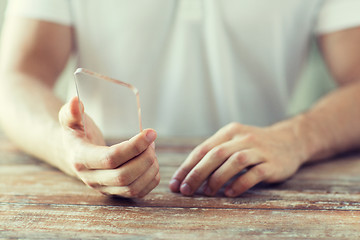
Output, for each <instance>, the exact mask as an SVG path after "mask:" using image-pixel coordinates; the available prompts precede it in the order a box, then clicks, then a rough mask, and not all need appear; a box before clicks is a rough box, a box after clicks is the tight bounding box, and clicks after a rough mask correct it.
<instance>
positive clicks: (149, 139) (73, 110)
mask: <svg viewBox="0 0 360 240" xmlns="http://www.w3.org/2000/svg"><path fill="white" fill-rule="evenodd" d="M79 106H80V109H79ZM82 113H84V107H83V105H82V103H80V105H79V102H78V98H77V97H74V98H73V99H72V100H70V102H68V103H67V104H65V105H64V106H63V107H62V108H61V110H60V112H59V120H60V124H61V126H62V128H63V142H64V145H65V147H66V149H67V151H66V153H64V154H66V156H67V158H66V159H67V163H65V164H67V167H68V169H69V170H70V171H72V173H73V175H76V176H77V177H78V178H79V179H81V180H82V181H83V182H84V183H85V184H87V185H88V186H90V187H92V188H94V189H96V190H98V191H99V192H101V193H103V194H107V195H118V196H122V197H130V198H133V197H144V196H145V195H146V194H148V193H149V192H150V191H151V190H152V189H154V188H155V187H156V186H157V185H158V184H159V181H160V174H159V164H158V161H157V158H156V155H155V149H154V141H155V139H156V132H155V131H154V130H152V129H146V130H144V131H142V132H141V133H139V134H137V135H136V136H134V137H133V138H131V139H130V140H128V141H124V142H121V143H119V144H115V145H113V146H110V147H108V146H105V141H104V138H103V136H102V134H101V132H100V130H99V128H98V127H97V126H96V125H95V123H94V122H93V121H92V120H91V118H90V117H88V116H87V115H85V119H84V121H85V126H86V134H85V131H84V125H83V120H82V117H81V115H82Z"/></svg>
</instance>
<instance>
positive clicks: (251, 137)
mask: <svg viewBox="0 0 360 240" xmlns="http://www.w3.org/2000/svg"><path fill="white" fill-rule="evenodd" d="M244 140H245V141H246V142H248V143H250V144H256V143H257V140H258V137H257V135H256V134H254V133H248V134H247V135H246V137H245V138H244Z"/></svg>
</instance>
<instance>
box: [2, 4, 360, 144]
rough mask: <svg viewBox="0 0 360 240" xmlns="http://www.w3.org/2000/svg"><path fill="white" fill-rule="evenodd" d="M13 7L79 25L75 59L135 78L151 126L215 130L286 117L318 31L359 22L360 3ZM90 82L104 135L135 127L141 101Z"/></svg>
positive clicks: (175, 132)
mask: <svg viewBox="0 0 360 240" xmlns="http://www.w3.org/2000/svg"><path fill="white" fill-rule="evenodd" d="M7 14H8V15H19V16H24V17H30V18H37V19H43V20H46V21H52V22H56V23H60V24H65V25H72V26H73V27H74V29H75V37H76V45H77V50H76V56H77V65H78V66H79V67H84V68H88V69H91V70H93V71H96V72H99V73H102V74H105V75H108V76H111V77H113V78H117V79H120V80H122V81H126V82H129V83H131V84H133V85H135V86H136V87H137V88H138V89H139V91H140V98H141V105H142V116H143V125H144V127H152V128H154V129H156V130H157V131H158V133H159V134H160V135H162V136H169V135H172V136H209V135H211V134H213V133H214V132H215V131H216V130H217V129H219V128H221V127H222V126H224V125H225V124H227V123H229V122H232V121H237V122H240V123H243V124H251V125H256V126H266V125H269V124H272V123H274V122H276V121H279V120H282V119H284V118H285V117H286V107H287V103H288V101H289V100H290V99H291V96H292V94H293V92H294V88H295V85H296V81H297V80H298V78H299V75H300V73H301V71H302V67H303V65H304V61H305V59H306V56H307V54H308V50H309V43H310V41H311V39H312V37H313V36H314V35H315V34H323V33H327V32H333V31H337V30H342V29H345V28H350V27H355V26H359V25H360V1H359V0H271V1H269V0H101V1H100V0H98V1H96V0H51V1H49V0H11V1H10V4H9V7H8V11H7ZM90 85H91V84H89V86H88V89H86V90H85V92H86V94H87V95H89V96H92V99H91V100H90V102H89V103H87V104H85V109H86V111H87V112H88V113H89V115H90V116H92V117H93V119H94V120H95V122H96V123H97V124H98V125H100V126H101V127H102V129H103V131H104V133H105V135H106V136H108V137H114V136H120V135H133V134H134V132H133V131H132V130H131V131H132V132H130V131H129V130H128V127H127V126H130V125H131V124H134V123H137V118H136V114H133V115H132V116H131V117H129V116H126V114H127V113H128V112H129V111H130V108H131V109H133V108H134V106H133V105H131V106H121V107H119V106H120V103H121V102H123V101H124V100H122V96H118V95H117V96H116V100H115V101H114V97H110V96H113V94H116V91H117V90H116V89H114V88H112V87H111V86H108V85H106V86H105V85H103V84H102V83H98V84H96V86H95V85H92V86H90ZM71 86H72V88H74V86H73V85H71ZM73 93H74V91H72V94H73ZM118 103H119V104H118ZM134 104H135V100H134ZM118 116H121V117H120V118H118ZM124 116H126V117H124Z"/></svg>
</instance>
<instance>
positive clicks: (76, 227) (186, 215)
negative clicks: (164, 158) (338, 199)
mask: <svg viewBox="0 0 360 240" xmlns="http://www.w3.org/2000/svg"><path fill="white" fill-rule="evenodd" d="M0 209H1V210H2V211H1V212H0V219H2V220H3V219H7V220H8V221H6V222H4V221H1V223H0V227H1V228H2V229H6V231H18V232H20V231H26V232H27V231H29V232H32V231H34V229H36V230H37V232H38V233H39V235H40V236H41V234H42V233H46V232H52V233H57V234H60V233H61V232H67V233H76V235H77V236H78V237H81V233H86V234H88V233H94V234H98V235H100V234H102V236H103V237H107V236H113V235H115V234H129V235H135V236H142V235H146V236H152V237H154V238H155V237H159V238H160V237H163V238H171V239H173V238H174V237H176V236H181V238H185V237H191V238H192V239H194V238H198V237H204V236H206V238H223V237H224V238H225V237H226V238H227V239H235V238H238V237H239V236H243V235H246V236H252V237H256V238H258V239H259V238H262V237H264V236H268V237H270V236H274V237H275V236H276V237H286V238H320V237H324V236H328V237H330V236H331V237H333V238H337V239H344V238H350V237H351V238H354V237H360V224H359V223H360V212H349V211H336V213H334V212H332V211H326V212H325V211H316V212H314V211H313V210H306V211H300V210H290V211H283V210H262V209H259V210H257V209H252V210H250V211H249V210H247V209H208V208H153V207H150V208H149V207H143V208H138V207H114V206H89V205H86V206H78V205H76V206H72V205H59V204H56V205H31V204H14V205H0Z"/></svg>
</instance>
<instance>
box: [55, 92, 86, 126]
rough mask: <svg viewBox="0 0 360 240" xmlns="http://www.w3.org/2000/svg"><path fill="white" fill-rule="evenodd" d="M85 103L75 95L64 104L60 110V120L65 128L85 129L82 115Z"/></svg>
mask: <svg viewBox="0 0 360 240" xmlns="http://www.w3.org/2000/svg"><path fill="white" fill-rule="evenodd" d="M83 113H84V105H83V104H82V102H81V101H80V102H79V99H78V97H73V98H72V99H71V100H70V101H69V102H67V103H66V104H64V105H63V106H62V107H61V109H60V111H59V122H60V124H61V126H62V127H63V128H72V129H75V130H84V126H83V121H82V115H83Z"/></svg>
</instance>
